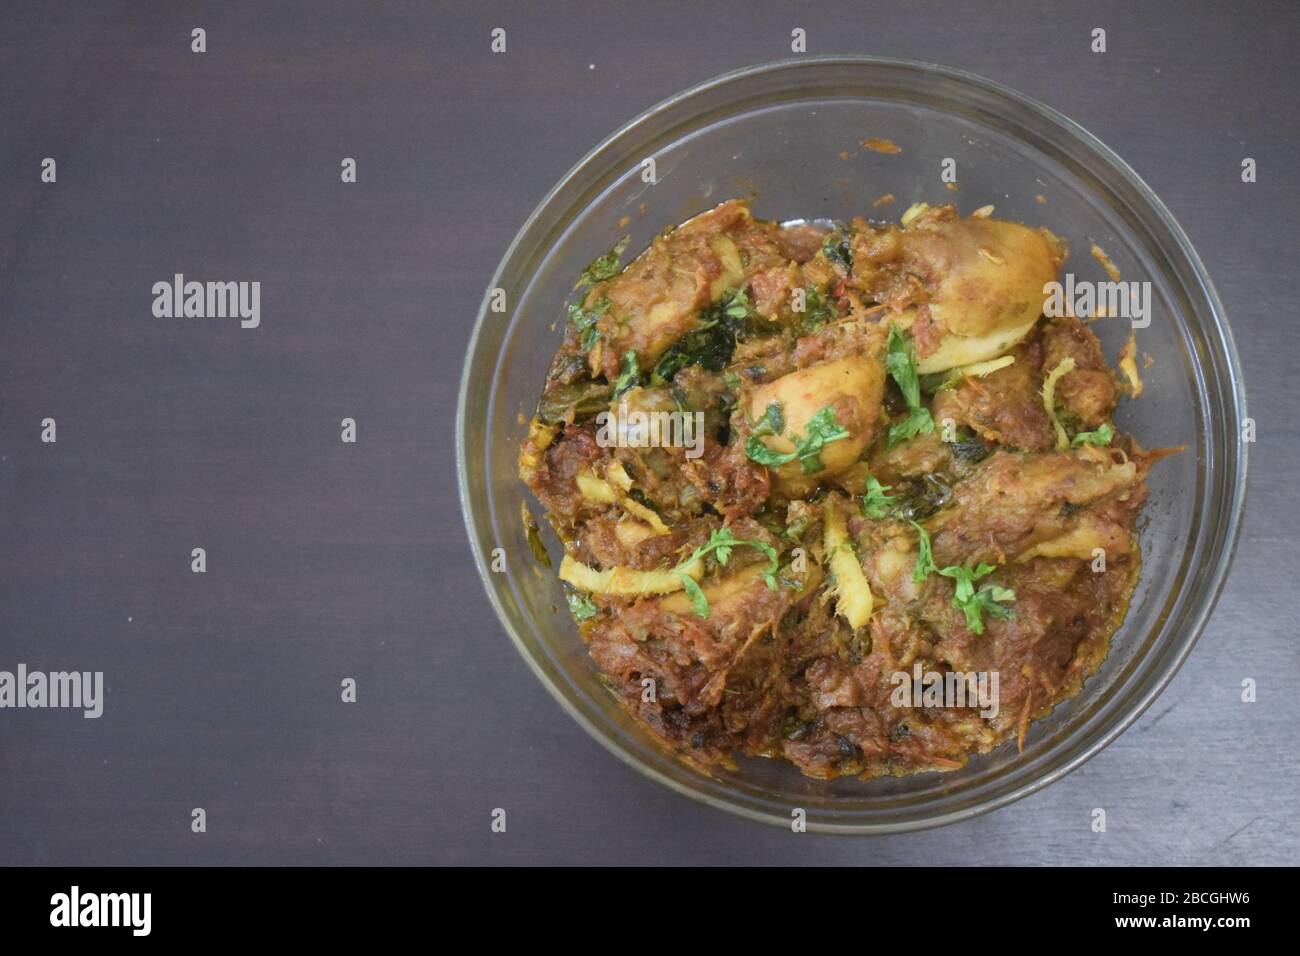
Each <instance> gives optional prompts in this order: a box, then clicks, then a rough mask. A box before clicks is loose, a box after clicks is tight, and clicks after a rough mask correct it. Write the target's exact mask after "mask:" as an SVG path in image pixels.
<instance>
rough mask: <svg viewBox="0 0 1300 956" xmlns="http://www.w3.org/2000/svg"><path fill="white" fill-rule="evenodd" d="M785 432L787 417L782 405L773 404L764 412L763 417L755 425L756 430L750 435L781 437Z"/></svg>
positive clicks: (778, 403)
mask: <svg viewBox="0 0 1300 956" xmlns="http://www.w3.org/2000/svg"><path fill="white" fill-rule="evenodd" d="M783 431H785V415H784V414H783V413H782V411H781V403H780V402H771V403H769V404H768V406H767V410H766V411H764V412H763V417H762V418H760V419H759V420H758V421H757V422H755V423H754V430H753V431H752V432H751V433H750V434H752V435H755V436H759V435H779V434H781V433H782V432H783Z"/></svg>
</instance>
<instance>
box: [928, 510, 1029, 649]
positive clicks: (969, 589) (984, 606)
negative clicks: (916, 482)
mask: <svg viewBox="0 0 1300 956" xmlns="http://www.w3.org/2000/svg"><path fill="white" fill-rule="evenodd" d="M912 527H913V528H915V529H916V534H917V554H916V567H915V568H914V569H913V570H912V580H913V581H915V582H917V583H918V584H919V583H921V582H922V581H924V580H925V579H926V577H927V576H929V574H930V573H931V572H934V573H936V574H942V575H943V576H944V577H946V578H952V579H953V580H954V581H956V582H957V586H956V589H955V591H954V593H953V597H952V606H953V607H955V608H959V609H960V610H961V611H962V613H963V614H965V615H966V626H967V627H968V628H970V630H971V632H972V633H974V634H983V633H984V617H983V615H984V614H991V615H993V616H994V617H996V618H998V619H1000V620H1003V621H1006V620H1010V619H1011V617H1012V616H1013V615H1014V612H1013V611H1012V610H1011V608H1009V607H1006V606H1005V605H1004V604H1002V603H999V602H1005V601H1014V600H1015V599H1016V592H1015V591H1013V590H1011V588H1004V587H1001V586H1000V585H997V584H986V585H984V586H983V587H982V588H980V589H979V590H978V591H977V590H975V582H976V581H978V580H979V579H980V578H982V577H984V576H985V575H987V574H992V573H993V572H994V571H995V570H996V568H995V567H994V566H993V565H991V564H983V563H981V564H979V565H977V566H976V567H974V568H967V567H963V566H962V565H959V564H953V565H949V566H948V567H946V568H940V567H936V566H935V563H934V553H933V551H932V550H931V547H930V535H929V534H928V533H927V532H926V530H925V529H924V528H922V527H921V526H920V525H919V524H917V523H916V522H915V521H913V522H912Z"/></svg>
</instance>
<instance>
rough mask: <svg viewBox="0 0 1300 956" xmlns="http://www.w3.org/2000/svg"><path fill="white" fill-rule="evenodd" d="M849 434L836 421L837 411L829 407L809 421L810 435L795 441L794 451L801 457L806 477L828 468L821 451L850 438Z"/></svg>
mask: <svg viewBox="0 0 1300 956" xmlns="http://www.w3.org/2000/svg"><path fill="white" fill-rule="evenodd" d="M848 437H849V433H848V431H847V430H846V429H844V428H842V427H841V426H840V423H839V422H837V421H836V420H835V409H833V408H832V407H831V406H829V405H827V406H826V407H825V408H822V409H820V410H819V411H818V412H817V413H816V414H815V415H813V417H812V418H810V419H808V433H807V434H806V435H805V436H804V437H803V438H797V439H795V443H794V450H795V454H797V455H798V456H799V463H800V464H801V465H802V466H803V473H804V474H805V475H814V474H816V473H817V472H819V471H821V470H822V469H823V468H825V467H826V466H825V465H824V464H822V460H821V457H820V456H821V451H822V449H823V448H825V447H826V446H827V445H829V444H830V443H831V442H834V441H839V440H840V439H843V438H848Z"/></svg>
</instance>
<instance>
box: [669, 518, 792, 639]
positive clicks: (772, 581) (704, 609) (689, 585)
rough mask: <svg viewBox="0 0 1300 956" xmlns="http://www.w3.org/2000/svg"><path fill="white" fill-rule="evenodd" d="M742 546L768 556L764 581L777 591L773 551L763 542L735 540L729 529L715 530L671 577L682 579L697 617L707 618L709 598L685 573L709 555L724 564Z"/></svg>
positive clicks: (776, 565)
mask: <svg viewBox="0 0 1300 956" xmlns="http://www.w3.org/2000/svg"><path fill="white" fill-rule="evenodd" d="M741 545H748V546H749V547H751V548H757V549H758V550H759V551H761V552H763V554H765V555H766V556H767V570H766V571H764V572H763V582H764V583H765V584H766V585H767V586H768V587H769V588H771V589H772V590H773V591H775V590H776V589H777V578H776V572H777V568H778V567H779V561H778V559H777V554H776V549H775V548H773V547H772V546H771V545H770V544H768V543H767V542H766V541H757V540H750V539H747V538H737V537H736V536H735V535H734V534H732V533H731V529H730V528H718V529H717V530H716V531H714V532H713V533H712V534H711V535H709V540H708V543H706V544H702V545H700V546H699V547H698V548H696V549H695V550H694V551H693V552H692V553H691V556H690V557H689V558H687V559H686V560H685V561H683V562H682V563H681V564H679V565H678V566H677V567H675V568H673V574H675V575H677V576H678V577H679V578H681V581H682V587H683V588H684V589H685V590H686V594H687V596H688V597H689V598H690V599H691V607H692V609H693V610H694V611H695V614H696V616H697V617H705V618H707V617H708V616H709V599H708V598H707V597H705V595H704V590H703V589H702V588H701V587H700V585H699V582H697V581H696V580H695V579H694V578H692V577H691V576H690V575H689V574H687V573H686V569H687V568H688V567H690V566H691V565H692V564H694V563H695V562H696V561H699V560H700V559H702V558H704V557H705V556H706V555H708V554H710V553H712V554H713V556H714V557H715V558H716V559H717V562H718V564H721V565H726V564H727V562H729V561H730V560H731V551H732V549H733V548H737V547H740V546H741Z"/></svg>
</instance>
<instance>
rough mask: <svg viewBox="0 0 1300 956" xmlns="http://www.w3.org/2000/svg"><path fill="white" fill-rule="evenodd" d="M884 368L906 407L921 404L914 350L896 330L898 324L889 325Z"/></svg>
mask: <svg viewBox="0 0 1300 956" xmlns="http://www.w3.org/2000/svg"><path fill="white" fill-rule="evenodd" d="M885 369H886V370H887V371H888V372H889V374H890V375H891V376H893V379H894V381H895V382H897V383H898V388H899V390H900V391H902V393H903V398H904V399H906V400H907V407H908V408H917V407H919V406H920V404H921V380H920V377H919V376H918V375H917V374H916V350H915V349H914V348H913V346H912V343H911V341H910V340H908V339H907V337H906V336H904V335H903V333H902V332H900V331H899V330H898V326H896V325H893V324H891V325H890V326H889V339H888V341H887V342H886V344H885Z"/></svg>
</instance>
